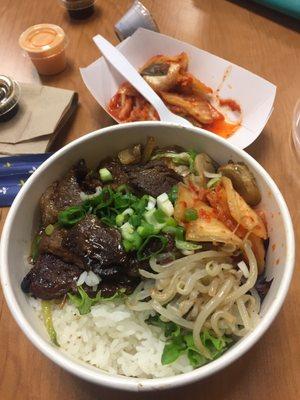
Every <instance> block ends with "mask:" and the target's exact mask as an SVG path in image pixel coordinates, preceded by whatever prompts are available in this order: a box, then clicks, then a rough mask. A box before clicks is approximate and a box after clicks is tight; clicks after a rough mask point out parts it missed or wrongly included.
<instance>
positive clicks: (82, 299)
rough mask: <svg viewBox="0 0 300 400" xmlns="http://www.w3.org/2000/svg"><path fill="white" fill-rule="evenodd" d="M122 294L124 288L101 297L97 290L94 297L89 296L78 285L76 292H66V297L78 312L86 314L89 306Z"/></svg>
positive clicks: (89, 308) (113, 298) (89, 309)
mask: <svg viewBox="0 0 300 400" xmlns="http://www.w3.org/2000/svg"><path fill="white" fill-rule="evenodd" d="M122 296H124V290H122V289H121V290H119V291H118V292H116V293H115V294H114V295H113V296H111V297H102V296H101V292H98V293H97V295H96V297H93V298H92V297H90V296H89V295H88V294H87V293H86V291H85V290H84V289H83V288H82V287H81V286H78V294H71V293H68V298H69V300H70V301H71V303H73V304H74V305H75V307H77V308H78V311H79V314H80V315H84V314H88V313H89V312H90V311H91V307H92V306H94V305H96V304H98V303H100V302H104V301H111V300H115V299H117V298H120V297H122Z"/></svg>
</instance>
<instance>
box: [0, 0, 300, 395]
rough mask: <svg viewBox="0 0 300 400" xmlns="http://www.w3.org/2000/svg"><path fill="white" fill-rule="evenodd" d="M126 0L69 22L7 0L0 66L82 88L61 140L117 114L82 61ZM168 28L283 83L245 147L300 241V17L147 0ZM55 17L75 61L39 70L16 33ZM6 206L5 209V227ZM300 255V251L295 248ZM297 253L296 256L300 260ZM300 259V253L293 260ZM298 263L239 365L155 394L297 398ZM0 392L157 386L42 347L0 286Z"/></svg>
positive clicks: (99, 391) (50, 8)
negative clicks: (93, 376)
mask: <svg viewBox="0 0 300 400" xmlns="http://www.w3.org/2000/svg"><path fill="white" fill-rule="evenodd" d="M130 4H131V1H129V0H122V1H118V0H114V1H113V0H110V1H109V0H98V6H97V13H96V14H95V15H94V16H93V17H92V18H91V19H89V20H86V21H81V22H71V21H70V20H69V19H68V16H67V15H66V14H65V12H64V10H63V9H62V8H61V7H60V6H59V5H58V2H56V1H55V0H53V1H45V0H42V1H41V0H26V1H24V0H13V1H11V0H1V1H0V73H4V74H8V75H11V76H13V77H14V78H15V79H17V80H20V81H27V82H37V83H38V82H42V83H43V84H47V85H51V86H57V87H61V88H67V89H72V90H76V91H77V92H78V93H79V98H80V106H79V108H78V111H77V113H76V115H75V118H74V119H73V121H72V123H71V124H70V126H69V129H68V133H67V135H66V137H65V138H62V139H61V141H60V145H61V144H63V143H65V142H67V141H70V140H73V139H75V138H77V137H79V136H81V135H84V134H85V133H87V132H90V131H92V130H95V129H97V128H100V127H102V126H107V125H110V124H112V120H111V119H110V118H109V117H108V116H107V115H106V114H105V113H104V112H103V111H102V110H101V109H100V107H99V106H98V104H97V103H96V102H95V101H94V99H93V98H92V96H91V95H90V94H89V93H88V91H87V89H86V88H85V86H84V84H83V82H82V80H81V78H80V74H79V70H78V67H80V66H86V65H88V64H89V63H90V62H92V61H93V60H95V59H96V58H97V57H98V56H99V54H98V50H97V49H96V47H95V46H94V45H93V44H92V41H91V38H92V37H93V36H94V35H95V34H96V33H101V34H102V35H104V36H106V37H107V38H108V39H109V40H111V41H112V42H113V43H115V44H117V42H118V40H117V38H116V36H115V34H114V29H113V26H114V24H115V23H116V22H117V21H118V20H119V19H120V17H121V16H122V15H123V14H124V12H125V10H126V9H127V8H128V7H129V5H130ZM144 4H145V5H146V6H147V7H148V8H149V10H151V12H152V14H153V15H154V17H155V19H156V21H157V23H158V26H159V28H160V30H161V32H163V33H166V34H168V35H170V36H173V37H175V38H178V39H181V40H183V41H186V42H188V43H191V44H193V45H196V46H198V47H200V48H202V49H205V50H208V51H209V52H211V53H214V54H216V55H218V56H220V57H223V58H225V59H227V60H229V61H231V62H233V63H236V64H239V65H241V66H243V67H245V68H247V69H249V70H250V71H253V72H254V73H256V74H258V75H261V76H262V77H264V78H266V79H268V80H270V81H271V82H273V83H274V84H276V85H277V88H278V89H277V90H278V91H277V98H276V101H275V109H274V112H273V114H272V116H271V118H270V120H269V122H268V124H267V126H266V128H265V129H264V132H263V134H262V135H261V136H260V138H259V139H258V140H257V141H256V143H255V144H253V145H251V146H250V147H249V148H248V149H247V150H248V151H249V153H250V154H251V155H252V156H254V157H255V158H256V159H257V160H258V161H259V162H260V163H261V164H262V165H263V166H264V167H265V168H266V169H267V171H269V173H270V174H271V176H272V177H273V178H274V179H275V181H276V183H277V184H278V186H279V188H280V190H281V191H282V193H283V195H284V197H285V199H286V201H287V203H288V206H289V208H290V212H291V215H292V218H293V222H294V227H295V230H296V235H297V234H298V236H296V238H297V244H298V245H300V241H299V234H300V228H299V226H300V211H299V210H300V207H299V205H298V201H299V200H298V199H299V195H300V191H299V187H300V184H299V173H300V168H299V166H300V163H299V162H300V159H299V160H298V161H297V157H296V155H295V152H294V149H293V146H292V142H291V121H292V110H293V107H294V104H295V102H296V100H297V98H299V97H300V35H299V22H297V21H296V20H292V19H290V18H288V17H284V16H281V15H279V14H276V13H275V12H273V11H269V10H266V9H264V8H263V7H261V6H258V5H255V4H254V3H251V2H245V1H225V0H210V1H208V0H181V1H178V0H164V1H160V0H152V1H151V0H144ZM42 22H50V23H55V24H58V25H60V26H62V27H63V28H64V30H65V31H66V32H67V34H68V36H69V38H70V44H69V47H68V56H69V66H68V68H67V69H66V70H65V71H64V72H63V73H61V74H59V75H57V76H53V77H48V78H40V77H39V76H38V75H37V73H36V71H35V70H34V68H33V67H32V65H31V63H30V62H29V61H28V60H26V59H25V58H24V57H23V56H22V54H21V51H20V49H19V47H18V37H19V35H20V33H21V32H23V31H24V30H25V29H26V28H27V27H29V26H30V25H33V24H37V23H42ZM6 215H7V210H6V209H2V210H1V227H2V226H3V223H4V221H5V217H6ZM298 260H299V258H298ZM298 260H297V261H298ZM296 266H297V263H296ZM299 296H300V272H299V270H297V268H296V270H295V273H294V278H293V282H292V285H291V288H290V291H289V294H288V296H287V299H286V302H285V304H284V306H283V309H282V310H281V312H280V315H279V316H278V318H277V319H276V320H275V322H274V323H273V325H272V327H271V329H270V330H269V331H268V332H267V333H266V334H265V336H264V337H263V338H262V339H261V340H260V342H259V343H257V344H256V346H254V348H253V349H252V350H251V351H249V352H248V353H247V354H246V355H245V356H243V357H242V358H241V359H240V360H239V361H237V362H236V363H235V364H234V365H232V366H230V367H228V368H227V369H226V370H224V371H222V372H220V373H218V374H217V375H215V376H213V377H211V378H210V379H207V380H206V381H204V382H200V383H198V384H194V385H191V386H188V387H185V388H180V389H176V390H175V391H168V392H161V393H159V394H157V395H156V396H157V398H160V399H181V398H182V397H183V396H184V397H185V398H189V399H191V400H192V399H198V398H201V399H209V400H220V399H223V400H248V399H249V400H250V399H260V400H264V399H270V400H282V399H285V400H296V399H299V398H300V318H299V316H300V303H299ZM0 307H1V308H0V399H1V400H19V399H22V400H29V399H30V400H36V399H47V400H54V399H64V400H69V399H72V400H79V399H84V400H90V399H93V400H94V399H106V398H107V399H112V400H113V399H119V398H123V399H138V398H145V399H150V398H153V395H151V394H140V395H139V394H130V393H129V394H126V393H120V392H117V391H113V390H109V389H105V388H101V387H97V386H95V385H92V384H89V383H86V382H84V381H82V380H80V379H78V378H76V377H74V376H72V375H70V374H69V373H67V372H65V371H64V370H62V369H61V368H59V367H57V366H56V365H54V364H53V363H52V362H51V361H49V360H48V359H46V358H45V357H44V356H43V355H41V354H40V353H39V352H38V351H37V350H36V349H35V348H34V347H33V346H32V344H31V343H30V342H29V341H28V340H27V339H26V338H25V336H24V335H23V333H22V332H21V331H20V329H19V328H18V327H17V325H16V323H15V322H14V320H13V319H12V317H11V315H10V313H9V311H8V309H7V307H6V304H5V301H4V299H3V296H2V293H0Z"/></svg>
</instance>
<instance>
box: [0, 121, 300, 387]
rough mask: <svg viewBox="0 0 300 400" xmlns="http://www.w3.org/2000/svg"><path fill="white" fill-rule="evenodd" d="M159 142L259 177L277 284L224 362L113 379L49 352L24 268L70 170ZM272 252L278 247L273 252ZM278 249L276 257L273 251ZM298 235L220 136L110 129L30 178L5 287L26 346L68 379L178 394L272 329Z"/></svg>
mask: <svg viewBox="0 0 300 400" xmlns="http://www.w3.org/2000/svg"><path fill="white" fill-rule="evenodd" d="M149 135H152V136H155V137H156V138H157V140H158V143H159V144H160V145H161V146H165V145H170V144H177V145H180V146H183V147H185V148H195V149H196V150H201V151H205V152H207V153H208V154H209V155H210V156H211V157H213V158H214V159H215V160H216V161H218V162H220V163H223V162H227V161H228V160H229V159H232V160H234V161H244V162H245V163H246V164H247V165H248V166H249V167H250V169H251V170H252V172H253V173H254V175H255V177H256V179H257V182H258V185H259V188H260V190H261V193H262V202H261V205H260V207H261V208H262V209H263V210H264V211H265V213H266V218H267V221H268V230H269V234H270V246H269V251H268V255H267V268H266V272H267V277H268V279H271V278H273V283H272V285H271V288H270V290H269V292H268V295H267V296H266V298H265V300H264V302H263V305H262V309H261V321H260V323H259V324H258V326H257V327H256V328H255V330H254V331H253V332H251V333H250V334H249V335H248V336H246V337H245V338H243V339H241V340H240V341H239V342H237V343H236V344H235V345H234V346H233V347H232V348H230V349H229V350H228V351H227V352H226V353H225V354H224V355H222V356H221V357H220V358H219V359H217V360H215V361H213V362H211V363H210V364H207V365H205V366H203V367H201V368H199V369H196V370H194V371H192V372H189V373H186V374H182V375H177V376H174V377H169V378H161V379H136V378H127V377H122V376H111V375H109V374H107V373H104V372H101V371H100V370H98V369H96V368H94V367H92V366H89V365H87V364H84V363H82V362H79V361H76V360H74V359H72V358H70V357H68V356H66V355H65V354H63V353H62V352H60V350H59V349H57V348H56V347H54V346H53V345H51V344H50V342H49V340H48V337H47V333H46V332H45V329H44V326H43V324H42V323H41V321H40V320H39V319H38V318H37V316H36V314H35V313H34V311H33V310H32V308H31V307H30V305H29V304H28V301H27V299H26V296H25V295H24V293H23V292H22V291H21V288H20V282H21V280H22V278H23V276H24V275H25V273H26V267H25V260H26V257H27V255H28V253H29V249H30V243H31V238H32V236H33V233H34V232H35V230H36V228H37V226H38V223H39V211H38V201H39V198H40V196H41V194H42V193H43V192H44V190H45V189H46V187H47V186H48V185H49V184H50V183H51V182H53V181H54V180H56V179H58V178H60V177H62V176H63V175H64V174H65V172H66V171H67V170H68V168H70V167H71V165H72V164H74V163H75V162H76V161H77V160H78V159H80V158H82V157H84V158H85V159H86V160H87V161H88V163H89V164H90V165H91V166H95V165H96V164H97V162H98V161H99V160H101V159H102V158H104V157H105V156H107V155H110V154H112V153H115V152H116V151H117V150H119V149H122V148H125V147H126V146H128V145H131V144H134V143H138V142H145V139H146V137H147V136H149ZM273 245H275V246H273ZM272 247H273V251H272V250H271V249H272ZM294 251H295V245H294V233H293V227H292V223H291V218H290V215H289V211H288V209H287V206H286V203H285V201H284V199H283V197H282V195H281V193H280V191H279V189H278V188H277V186H276V184H275V183H274V181H273V180H272V178H271V177H270V176H269V175H268V174H267V172H266V171H265V170H264V169H263V168H262V167H261V166H260V165H259V164H258V163H257V162H256V161H255V160H254V159H253V158H252V157H250V156H249V155H248V154H247V153H245V152H244V151H243V150H239V149H237V148H235V147H234V146H232V145H231V144H230V143H228V142H226V141H225V140H223V139H221V138H219V137H218V136H216V135H213V134H210V133H207V132H204V131H201V130H199V129H197V128H189V129H187V128H182V127H178V126H175V125H172V124H162V123H159V122H141V123H133V124H124V125H116V126H112V127H109V128H105V129H102V130H99V131H96V132H93V133H90V134H88V135H86V136H83V137H82V138H80V139H77V140H75V141H74V142H72V143H70V144H68V145H67V146H65V147H64V148H63V149H61V150H59V151H58V152H57V153H55V154H54V155H53V156H52V157H50V158H49V159H48V160H47V161H46V162H45V163H44V164H43V165H42V166H41V167H39V169H38V170H37V171H36V172H35V173H34V174H33V175H32V176H31V177H30V179H29V180H28V181H27V182H26V184H25V185H24V186H23V188H22V189H21V191H20V193H19V194H18V196H17V198H16V199H15V201H14V203H13V205H12V207H11V209H10V212H9V214H8V216H7V219H6V222H5V226H4V230H3V234H2V240H1V280H2V286H3V291H4V295H5V297H6V301H7V303H8V306H9V308H10V311H11V313H12V315H13V316H14V318H15V319H16V321H17V323H18V324H19V326H20V328H21V329H22V330H23V332H24V333H25V334H26V336H27V337H28V339H29V340H31V342H32V343H33V344H34V345H35V346H36V347H37V348H38V349H39V350H40V351H42V352H43V353H44V354H45V355H46V356H47V357H49V358H50V359H51V360H53V361H54V362H55V363H57V364H58V365H60V366H61V367H63V368H65V369H66V370H68V371H69V372H71V373H73V374H75V375H77V376H79V377H81V378H83V379H86V380H88V381H90V382H94V383H97V384H100V385H105V386H109V387H112V388H118V389H122V390H133V391H141V390H156V389H165V388H174V387H176V386H179V385H185V384H188V383H190V382H194V381H197V380H200V379H203V378H205V377H207V376H209V375H211V374H213V373H215V372H217V371H219V370H221V369H222V368H224V367H226V366H227V365H229V364H230V363H232V362H233V361H235V360H236V359H237V358H238V357H240V356H241V355H242V354H244V353H245V352H246V351H247V350H249V349H250V348H251V347H252V346H253V345H254V343H256V342H257V341H258V340H259V339H260V337H261V336H262V335H263V334H264V332H265V331H266V330H267V329H268V328H269V326H270V325H271V323H272V321H273V320H274V318H275V317H276V315H277V314H278V312H279V310H280V307H281V305H282V303H283V301H284V299H285V297H286V294H287V291H288V288H289V284H290V281H291V277H292V272H293V267H294Z"/></svg>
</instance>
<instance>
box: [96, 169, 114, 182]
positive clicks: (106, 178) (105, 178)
mask: <svg viewBox="0 0 300 400" xmlns="http://www.w3.org/2000/svg"><path fill="white" fill-rule="evenodd" d="M99 175H100V179H101V181H102V182H110V181H112V180H113V176H112V174H111V173H110V171H109V170H108V169H107V168H101V169H99Z"/></svg>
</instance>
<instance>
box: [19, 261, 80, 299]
mask: <svg viewBox="0 0 300 400" xmlns="http://www.w3.org/2000/svg"><path fill="white" fill-rule="evenodd" d="M80 274H81V270H80V269H79V268H78V267H76V266H75V265H74V264H69V263H65V262H64V261H62V260H61V259H59V258H58V257H56V256H54V255H52V254H42V255H40V256H39V258H38V259H37V262H36V263H35V265H34V267H33V268H32V269H31V270H30V271H29V272H28V274H27V275H26V276H25V278H24V279H23V281H22V283H21V288H22V290H23V291H24V292H25V293H31V294H32V295H33V296H36V297H39V298H40V299H44V300H50V299H55V298H59V297H62V296H63V295H65V294H66V293H67V292H69V291H75V290H76V281H77V279H78V277H79V275H80Z"/></svg>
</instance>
